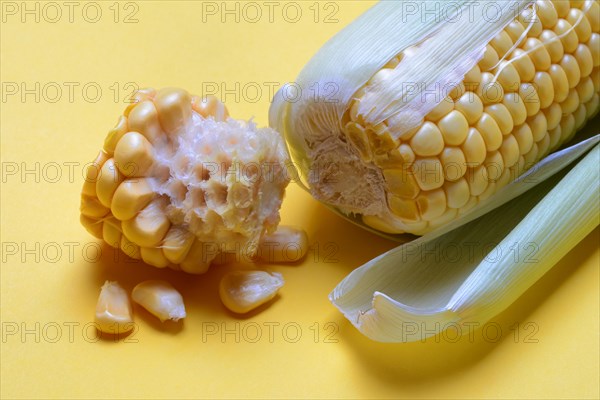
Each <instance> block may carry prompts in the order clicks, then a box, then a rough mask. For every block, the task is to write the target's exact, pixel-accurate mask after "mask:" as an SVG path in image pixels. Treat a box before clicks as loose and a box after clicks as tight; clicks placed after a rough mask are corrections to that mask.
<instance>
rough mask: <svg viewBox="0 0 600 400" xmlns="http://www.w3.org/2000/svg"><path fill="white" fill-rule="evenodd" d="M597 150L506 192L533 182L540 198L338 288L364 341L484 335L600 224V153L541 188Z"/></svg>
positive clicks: (387, 258) (422, 243) (393, 256)
mask: <svg viewBox="0 0 600 400" xmlns="http://www.w3.org/2000/svg"><path fill="white" fill-rule="evenodd" d="M597 142H598V140H597V137H596V138H592V139H589V140H587V141H585V142H582V143H580V144H578V145H576V146H573V147H572V148H569V149H566V150H563V151H562V152H559V153H557V154H555V155H554V157H553V158H552V159H546V160H544V162H543V165H542V166H541V167H540V169H539V170H537V171H534V172H531V173H529V174H528V176H527V177H525V178H523V179H522V180H521V181H520V182H515V183H514V184H511V185H510V186H508V187H507V188H506V191H511V190H516V191H520V190H522V188H519V187H520V186H523V183H522V182H523V181H525V180H530V181H532V182H536V181H539V182H541V183H540V184H539V185H538V186H537V187H536V188H535V189H533V190H529V191H527V192H526V193H524V194H523V195H521V196H520V197H518V198H516V199H515V200H513V201H511V202H509V203H507V204H505V205H503V206H502V207H499V208H496V209H494V210H493V211H491V212H489V213H486V214H485V215H484V216H483V217H481V218H479V219H477V220H475V221H472V222H470V223H468V224H465V225H463V226H461V227H460V228H458V229H454V230H451V231H450V232H448V233H446V234H445V235H431V236H430V235H425V236H423V237H421V238H419V239H417V240H415V241H413V242H410V243H406V244H404V245H401V246H399V247H397V248H395V249H393V250H391V251H389V252H387V253H385V254H382V255H381V256H379V257H377V258H375V259H374V260H372V261H370V262H368V263H366V264H365V265H363V266H362V267H360V268H358V269H356V270H355V271H353V272H352V273H351V274H350V275H349V276H348V277H346V278H345V279H344V280H343V281H342V282H341V283H340V284H339V285H338V286H337V287H336V288H335V290H334V291H333V292H332V293H331V295H330V299H331V301H332V302H333V303H334V304H335V305H336V306H337V307H338V308H339V309H340V311H342V313H343V314H344V315H345V316H346V317H347V318H348V319H349V320H350V321H351V322H352V323H353V324H354V326H356V327H357V328H358V329H359V330H360V331H361V332H362V333H364V334H365V335H366V336H368V337H370V338H371V339H374V340H378V341H383V342H409V341H416V340H423V339H426V338H427V337H430V336H434V335H436V334H438V333H440V332H442V331H443V330H445V329H447V328H449V327H451V326H456V325H455V324H459V326H461V325H465V326H475V327H477V326H482V325H483V324H485V323H486V322H488V321H489V320H490V319H491V318H493V317H494V316H495V315H497V314H498V313H500V312H501V311H502V310H504V309H505V308H507V307H508V306H509V305H510V304H511V303H513V302H514V301H515V300H516V299H517V298H518V297H519V296H521V294H523V293H524V292H525V291H526V290H527V289H528V288H529V287H531V285H533V284H534V283H535V282H536V281H537V280H538V279H539V278H540V277H541V276H542V275H544V274H545V273H546V272H547V271H548V270H549V269H550V268H551V267H552V266H553V265H554V264H556V262H558V260H560V259H561V258H562V257H563V256H564V255H565V254H566V253H567V252H568V251H569V250H571V249H572V248H573V247H574V246H575V245H576V244H577V243H578V242H579V241H581V240H582V239H583V238H584V237H585V236H586V235H587V234H589V233H590V232H591V231H592V230H593V229H594V228H595V227H597V226H598V225H599V224H600V168H599V167H598V166H599V165H600V145H596V146H595V147H594V149H593V150H592V151H590V152H589V153H588V154H587V155H586V156H585V158H584V159H583V160H581V161H580V162H579V163H578V164H577V165H576V166H575V167H574V168H573V169H572V170H571V171H570V172H569V173H568V174H566V175H564V174H563V175H564V176H563V177H561V176H558V175H557V176H554V177H553V178H551V179H548V180H545V181H543V180H542V179H543V177H544V174H546V173H547V172H548V171H551V170H552V169H553V166H554V165H553V164H558V163H563V162H564V161H565V158H568V159H571V158H572V157H576V156H578V155H580V154H581V153H582V152H584V151H585V150H586V149H587V148H589V146H590V145H592V144H594V143H597ZM554 167H555V166H554ZM557 181H558V183H557ZM462 331H463V332H466V331H467V330H462Z"/></svg>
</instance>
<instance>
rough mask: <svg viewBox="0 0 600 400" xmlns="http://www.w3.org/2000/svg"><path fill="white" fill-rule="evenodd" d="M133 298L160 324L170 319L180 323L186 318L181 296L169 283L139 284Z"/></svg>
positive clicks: (151, 282)
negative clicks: (158, 320)
mask: <svg viewBox="0 0 600 400" xmlns="http://www.w3.org/2000/svg"><path fill="white" fill-rule="evenodd" d="M131 298H132V299H133V301H135V302H136V303H137V304H139V305H140V306H142V307H144V308H145V309H146V310H148V311H149V312H150V313H151V314H152V315H154V316H156V317H157V318H158V319H160V322H165V321H166V320H168V319H170V320H173V321H179V320H180V319H182V318H185V317H186V313H185V306H184V304H183V298H182V297H181V294H180V293H179V292H178V291H177V290H176V289H175V288H174V287H173V286H172V285H171V284H170V283H168V282H165V281H161V280H150V281H144V282H141V283H138V284H137V285H136V286H135V287H134V288H133V292H131Z"/></svg>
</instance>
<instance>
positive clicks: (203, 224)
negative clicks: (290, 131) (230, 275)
mask: <svg viewBox="0 0 600 400" xmlns="http://www.w3.org/2000/svg"><path fill="white" fill-rule="evenodd" d="M172 147H173V148H172ZM172 147H171V146H169V145H167V144H165V145H162V146H157V147H156V149H157V151H156V170H157V171H159V176H158V177H157V178H156V179H154V180H153V181H152V182H153V186H154V191H155V192H156V193H158V194H160V195H165V196H168V198H169V200H170V204H169V205H168V206H167V214H168V216H169V219H170V220H171V221H172V222H173V223H175V224H180V225H185V226H187V227H188V229H189V231H190V232H192V233H194V234H195V235H196V236H197V237H198V238H199V239H200V240H202V241H215V243H219V244H221V245H223V246H225V248H227V249H235V245H236V244H238V245H239V244H240V242H241V244H243V245H245V244H246V243H245V242H250V243H252V244H253V245H254V247H255V246H256V245H257V244H258V239H259V238H260V236H261V234H262V233H263V232H264V231H265V229H266V230H269V231H272V230H273V229H274V228H275V227H276V226H277V224H278V223H279V208H280V207H281V202H282V199H283V190H284V188H285V184H286V182H287V178H286V170H285V163H284V160H286V150H285V147H284V144H283V142H282V140H281V136H280V135H279V134H278V133H277V132H275V131H274V130H272V129H269V128H263V129H258V128H257V127H256V124H254V123H253V122H245V121H240V120H235V119H232V118H229V119H228V120H227V121H216V120H214V119H212V118H202V117H201V116H199V115H198V114H196V113H193V114H192V118H191V121H190V122H189V124H188V125H187V126H186V127H185V128H183V130H182V132H181V133H180V134H178V135H176V141H175V142H174V144H173V146H172ZM160 172H163V173H164V175H163V176H160Z"/></svg>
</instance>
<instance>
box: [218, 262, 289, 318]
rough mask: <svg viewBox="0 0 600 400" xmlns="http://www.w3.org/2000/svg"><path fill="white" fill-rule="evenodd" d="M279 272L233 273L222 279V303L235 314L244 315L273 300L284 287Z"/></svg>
mask: <svg viewBox="0 0 600 400" xmlns="http://www.w3.org/2000/svg"><path fill="white" fill-rule="evenodd" d="M283 284H284V280H283V276H282V275H281V274H279V273H277V272H272V273H268V272H264V271H231V272H229V273H227V274H225V276H223V278H222V279H221V283H220V285H219V295H220V297H221V301H222V302H223V304H224V305H225V307H227V308H228V309H229V310H231V311H233V312H234V313H238V314H244V313H247V312H249V311H251V310H253V309H255V308H257V307H259V306H261V305H262V304H265V303H266V302H268V301H269V300H271V299H273V298H274V297H275V295H277V292H278V291H279V289H280V288H281V287H282V286H283Z"/></svg>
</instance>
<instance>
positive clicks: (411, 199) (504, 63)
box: [271, 0, 600, 235]
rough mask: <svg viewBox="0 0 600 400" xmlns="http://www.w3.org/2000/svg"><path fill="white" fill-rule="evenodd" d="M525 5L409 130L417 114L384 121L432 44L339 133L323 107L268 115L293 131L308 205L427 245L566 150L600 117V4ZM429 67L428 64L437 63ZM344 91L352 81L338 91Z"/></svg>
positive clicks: (414, 49) (386, 69)
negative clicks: (397, 88)
mask: <svg viewBox="0 0 600 400" xmlns="http://www.w3.org/2000/svg"><path fill="white" fill-rule="evenodd" d="M522 3H525V6H524V7H523V8H522V9H521V10H519V13H518V15H517V16H516V18H513V19H512V20H511V21H508V24H505V25H503V26H501V27H500V29H498V30H497V31H496V32H495V35H494V36H493V38H492V39H491V41H489V43H487V44H484V45H485V48H484V51H482V52H481V54H480V55H479V58H478V61H477V62H476V63H472V64H474V65H473V66H472V67H470V69H468V70H466V71H467V72H466V73H464V74H461V79H460V80H458V81H454V82H453V84H452V86H451V87H449V88H447V90H445V91H443V90H441V91H436V92H435V93H434V94H435V96H438V97H439V98H438V99H437V100H434V102H435V105H434V106H432V107H430V109H429V111H427V112H426V113H425V114H424V115H417V116H416V117H415V118H414V119H413V120H410V117H412V116H413V114H414V113H413V114H407V113H404V114H403V113H396V114H394V113H387V114H386V113H385V112H386V110H380V109H381V108H383V107H385V106H388V105H389V106H390V107H391V106H394V104H395V102H398V101H400V100H395V99H392V100H390V101H387V102H386V101H383V100H382V98H383V97H385V96H386V95H388V94H389V93H388V94H386V92H385V88H386V87H391V86H393V85H398V80H399V73H397V71H396V70H397V69H398V68H399V67H402V66H403V63H408V64H409V65H411V64H410V63H411V59H412V58H413V57H414V55H415V53H418V52H419V51H424V50H423V48H426V47H427V44H428V41H429V38H428V37H427V36H426V35H425V36H424V37H423V38H422V40H420V41H416V42H415V43H413V44H412V45H410V46H409V47H406V48H404V50H403V51H402V52H400V53H399V54H396V55H395V56H394V57H393V58H391V59H388V60H389V61H388V62H387V64H386V65H384V66H383V68H381V69H379V70H378V71H377V72H376V73H374V74H372V76H371V77H370V79H368V81H366V83H364V84H363V85H362V86H360V87H359V88H358V90H356V91H355V92H354V94H353V95H352V96H350V99H349V101H348V102H347V103H345V104H343V105H342V107H343V108H338V110H340V109H341V110H342V112H341V113H338V115H339V122H336V124H339V129H338V128H335V124H334V123H329V121H330V118H328V117H330V116H326V115H325V114H326V111H322V110H323V109H324V107H325V106H324V105H319V104H313V105H309V106H304V105H298V104H291V105H289V111H287V110H286V111H285V112H279V110H278V109H275V110H274V111H275V113H274V114H277V113H278V112H279V114H280V115H276V116H275V118H273V115H272V123H271V125H273V126H276V127H277V128H278V129H279V130H281V131H286V136H287V137H288V138H289V139H290V140H289V142H290V143H291V145H292V151H293V152H294V151H295V152H297V154H298V153H299V154H301V156H300V158H301V159H302V160H301V161H300V162H298V164H299V165H300V167H301V169H302V168H304V169H305V171H304V172H305V175H306V176H308V179H307V180H308V185H309V186H310V189H311V192H312V194H313V195H314V196H315V197H316V198H317V199H319V200H322V201H324V202H326V203H329V204H331V205H333V206H335V207H336V208H337V209H339V210H341V211H342V212H343V213H346V214H359V215H361V216H362V221H363V222H364V223H365V224H367V225H369V226H371V227H372V228H375V229H377V230H380V231H383V232H387V233H392V234H396V233H413V234H418V235H421V234H424V233H426V232H429V231H431V230H433V229H435V228H437V227H440V226H442V225H444V224H446V223H448V222H450V221H452V220H454V219H456V218H458V217H460V216H461V215H462V214H464V213H466V212H468V211H469V210H471V209H472V208H473V207H474V206H475V205H477V204H479V203H481V202H482V201H484V200H485V199H487V198H489V197H490V196H492V195H494V194H495V193H496V192H498V190H499V189H500V188H502V187H503V186H505V185H507V184H508V183H509V182H511V181H513V180H514V179H516V178H517V177H518V176H520V175H521V174H522V173H523V172H524V171H525V170H527V169H528V168H530V167H531V166H533V165H534V164H535V163H536V162H538V161H539V160H540V159H542V158H543V157H545V156H546V155H547V154H549V153H550V152H552V151H553V150H556V149H557V148H559V147H560V146H561V145H562V144H564V143H566V142H568V141H569V140H570V139H571V138H572V137H573V136H574V134H575V132H576V131H577V130H578V129H579V128H581V127H582V126H583V125H584V124H585V122H586V121H587V120H588V119H589V118H591V117H592V116H594V115H595V114H596V113H597V112H598V109H599V105H600V97H599V94H600V34H599V32H600V6H599V3H598V1H597V0H586V1H571V2H568V1H550V0H538V1H532V2H521V4H522ZM398 6H399V5H398ZM384 7H391V6H390V5H389V4H388V5H385V6H384ZM364 21H368V20H367V19H365V20H363V21H362V23H363V24H366V23H365V22H364ZM448 23H449V22H446V24H448ZM364 26H365V25H363V28H364ZM350 28H352V27H350ZM401 28H402V26H401V24H400V23H399V27H398V29H401ZM436 29H437V28H436ZM347 37H348V36H346V37H345V39H347ZM444 40H447V41H452V40H456V39H455V38H452V37H448V38H444ZM341 41H342V40H340V42H341ZM326 47H327V46H326ZM333 48H334V46H333V45H331V46H330V47H328V48H327V49H326V50H324V51H325V53H324V54H321V56H322V57H323V58H326V54H327V53H326V51H331V52H332V53H335V51H334V50H333ZM324 49H325V48H324ZM327 55H328V56H331V55H330V54H327ZM428 56H429V57H430V58H431V60H432V63H433V62H437V60H439V57H441V55H439V54H429V55H428ZM356 57H360V55H356ZM329 58H333V57H329ZM454 62H455V63H456V64H457V65H460V63H463V64H465V63H467V62H469V60H467V59H466V60H455V61H454ZM365 65H368V63H365ZM359 67H361V66H360V65H357V66H356V68H355V69H354V70H353V71H360V68H359ZM406 68H409V67H406ZM309 69H310V68H309ZM315 70H317V68H313V70H312V72H314V71H315ZM353 71H350V72H349V73H348V75H347V76H350V77H351V75H352V73H354V72H353ZM339 75H342V73H339ZM301 76H302V75H301ZM329 78H330V79H331V76H329ZM344 79H348V80H349V79H351V78H345V76H342V77H339V76H335V79H334V81H335V82H344ZM311 82H312V81H311ZM440 93H442V94H441V95H440ZM400 96H401V94H399V95H398V97H400ZM435 96H432V97H435ZM381 104H384V106H383V107H382V106H381ZM294 107H296V108H294ZM302 107H304V108H302ZM311 107H312V108H311ZM378 108H379V109H378ZM284 113H287V114H286V115H284ZM375 113H379V117H372V115H373V114H375ZM407 115H408V117H409V118H407ZM285 118H288V120H287V121H286V120H285ZM334 118H335V117H334ZM282 121H283V122H282ZM323 121H326V122H323ZM320 124H322V125H327V126H328V129H321V128H320V126H319V125H320ZM325 131H327V132H328V133H322V132H325ZM336 131H337V132H339V140H338V139H336V138H334V137H333V136H335V134H336V133H334V134H333V135H332V133H333V132H336ZM315 132H319V133H318V134H317V133H315ZM321 133H322V134H321ZM336 140H337V143H336V142H335V141H336ZM321 146H322V147H321ZM299 149H300V150H299ZM321 149H324V150H321ZM333 153H336V154H333ZM332 154H333V155H332ZM307 159H308V161H306V160H307ZM336 160H337V161H336ZM331 163H336V164H337V166H336V167H335V168H331V167H330V166H329V164H331ZM306 171H308V172H306ZM356 171H361V172H356ZM356 182H358V183H356Z"/></svg>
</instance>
